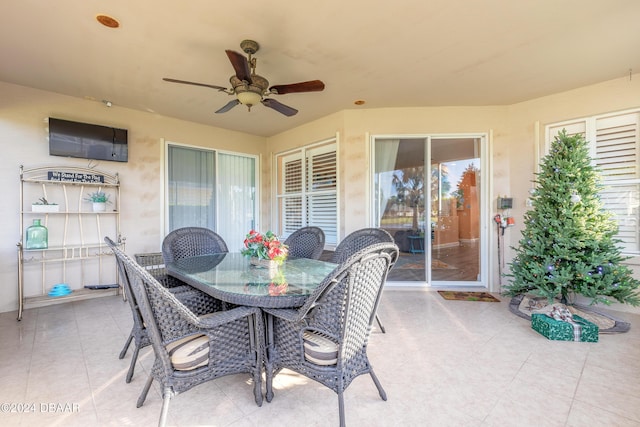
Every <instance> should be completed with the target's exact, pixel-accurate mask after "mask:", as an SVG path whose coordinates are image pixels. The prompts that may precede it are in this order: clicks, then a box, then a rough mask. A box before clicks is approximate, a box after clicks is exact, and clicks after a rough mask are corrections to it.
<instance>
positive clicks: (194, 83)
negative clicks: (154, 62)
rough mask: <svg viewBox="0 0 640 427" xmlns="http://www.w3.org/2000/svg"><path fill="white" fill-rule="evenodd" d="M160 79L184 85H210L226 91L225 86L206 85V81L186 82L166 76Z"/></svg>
mask: <svg viewBox="0 0 640 427" xmlns="http://www.w3.org/2000/svg"><path fill="white" fill-rule="evenodd" d="M162 80H164V81H165V82H171V83H182V84H185V85H194V86H204V87H210V88H211V89H217V90H220V91H226V90H227V88H226V87H222V86H216V85H208V84H206V83H196V82H188V81H186V80H176V79H169V78H166V77H165V78H163V79H162Z"/></svg>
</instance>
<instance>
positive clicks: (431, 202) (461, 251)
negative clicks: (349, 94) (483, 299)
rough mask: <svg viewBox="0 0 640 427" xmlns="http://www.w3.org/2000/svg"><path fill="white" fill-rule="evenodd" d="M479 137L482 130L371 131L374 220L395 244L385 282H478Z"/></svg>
mask: <svg viewBox="0 0 640 427" xmlns="http://www.w3.org/2000/svg"><path fill="white" fill-rule="evenodd" d="M483 141H484V137H483V136H480V135H479V136H464V137H454V136H452V137H448V136H447V137H442V136H438V137H434V136H424V137H374V139H373V153H374V154H373V156H374V159H373V162H374V174H373V189H374V194H373V197H372V200H373V203H374V206H373V210H372V211H373V223H374V225H375V226H378V227H381V228H384V229H385V230H387V231H389V233H390V234H391V235H392V236H394V239H395V242H396V244H397V245H398V247H399V248H400V258H399V260H398V262H397V263H396V266H395V267H394V268H393V270H392V271H391V273H390V275H389V281H391V282H403V283H405V284H406V283H407V282H414V283H416V284H420V283H428V284H430V285H433V286H478V285H480V284H481V283H482V268H481V266H482V264H483V261H482V260H483V256H482V247H483V244H482V243H483V240H482V238H483V232H482V227H481V224H482V221H483V220H484V219H483V216H482V214H481V212H482V206H484V204H485V202H484V200H483V194H484V192H483V190H482V188H483V187H482V185H481V179H480V177H481V173H480V172H481V164H482V161H481V160H482V158H481V157H482V156H481V155H482V152H483V150H482V148H483V147H482V144H483ZM484 258H486V256H485V257H484Z"/></svg>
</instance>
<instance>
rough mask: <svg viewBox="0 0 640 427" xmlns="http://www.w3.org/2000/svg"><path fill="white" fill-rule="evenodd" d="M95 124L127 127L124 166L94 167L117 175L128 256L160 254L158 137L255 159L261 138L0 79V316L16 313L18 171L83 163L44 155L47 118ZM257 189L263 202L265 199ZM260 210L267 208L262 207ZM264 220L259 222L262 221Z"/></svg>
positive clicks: (106, 164) (262, 146)
mask: <svg viewBox="0 0 640 427" xmlns="http://www.w3.org/2000/svg"><path fill="white" fill-rule="evenodd" d="M50 116H51V117H58V118H63V119H68V120H74V121H80V122H88V123H96V124H102V125H109V126H115V127H120V128H126V129H128V130H129V162H127V163H119V162H99V163H98V164H97V166H96V169H98V170H104V171H106V172H111V173H114V172H118V174H119V175H120V180H121V183H122V187H121V197H122V211H121V232H122V235H123V236H125V237H126V239H127V240H126V242H127V245H126V251H127V252H128V253H129V254H135V253H138V252H151V251H158V250H159V249H160V243H161V241H162V236H164V233H163V230H162V226H161V218H162V217H161V214H162V200H161V189H162V183H161V170H162V169H163V167H162V165H161V156H162V152H163V149H162V142H161V141H162V139H163V138H164V140H166V141H172V142H177V143H182V144H188V145H192V146H201V147H214V148H218V149H222V150H229V151H233V152H242V153H249V154H256V155H261V156H262V158H264V155H263V154H264V153H265V152H266V151H264V150H265V139H264V138H263V137H257V136H252V135H248V134H243V133H239V132H232V131H227V130H224V129H219V128H214V127H210V126H204V125H199V124H195V123H190V122H186V121H181V120H176V119H172V118H168V117H163V116H160V115H156V114H151V113H145V112H141V111H135V110H131V109H126V108H120V107H118V106H117V105H114V106H113V107H111V108H108V107H106V106H105V105H104V104H102V103H101V102H96V101H89V100H83V99H79V98H73V97H68V96H63V95H59V94H55V93H51V92H44V91H40V90H35V89H31V88H26V87H22V86H16V85H10V84H6V83H2V82H0V148H1V150H2V158H0V188H2V199H3V201H4V203H3V204H1V205H0V218H1V219H2V227H0V283H2V286H0V312H4V311H11V310H15V309H17V300H18V297H17V280H18V279H17V252H16V243H17V242H18V241H19V239H20V230H19V215H18V213H19V210H20V208H19V183H20V181H19V166H20V165H21V164H23V165H25V167H32V166H41V165H70V166H81V167H86V166H87V165H88V161H87V160H84V159H71V158H64V157H54V156H49V146H48V141H47V135H48V134H47V124H46V123H45V119H46V118H47V117H50ZM268 197H269V196H268V194H266V195H265V194H264V192H263V201H264V199H265V198H266V199H267V200H268ZM263 211H265V210H264V209H263ZM263 221H264V219H263Z"/></svg>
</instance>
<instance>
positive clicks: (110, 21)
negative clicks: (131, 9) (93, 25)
mask: <svg viewBox="0 0 640 427" xmlns="http://www.w3.org/2000/svg"><path fill="white" fill-rule="evenodd" d="M96 20H97V21H98V22H99V23H101V24H102V25H104V26H105V27H109V28H118V27H119V26H120V23H119V22H118V21H117V20H116V19H115V18H112V17H111V16H109V15H102V14H100V15H96Z"/></svg>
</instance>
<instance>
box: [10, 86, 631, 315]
mask: <svg viewBox="0 0 640 427" xmlns="http://www.w3.org/2000/svg"><path fill="white" fill-rule="evenodd" d="M0 93H1V96H0V147H2V149H3V156H2V159H0V185H1V186H2V187H1V188H2V194H3V196H4V197H3V199H4V201H5V203H4V204H3V205H0V218H2V224H3V226H2V227H1V228H0V237H1V239H0V280H2V283H3V286H2V287H1V288H0V312H3V311H11V310H15V309H16V308H17V290H16V283H17V255H16V246H15V245H16V243H17V242H18V240H19V236H20V231H19V230H18V227H19V225H18V224H19V223H18V221H19V217H18V212H19V207H18V200H19V198H18V186H19V180H18V167H19V165H20V164H24V165H25V166H30V165H47V164H51V165H53V164H64V165H75V166H86V165H87V161H86V160H80V159H65V158H59V157H51V156H49V155H48V145H47V140H46V136H47V133H46V124H45V123H44V119H45V118H46V117H49V116H54V117H60V118H66V119H70V120H76V121H85V122H90V123H99V124H105V125H111V126H116V127H123V128H127V129H129V141H130V158H129V162H128V163H116V162H101V163H100V164H98V166H97V169H103V170H105V171H108V172H118V173H119V174H120V177H121V181H122V217H121V220H122V224H121V225H122V227H121V229H122V234H123V235H124V236H126V237H127V252H128V253H131V254H133V253H137V252H148V251H157V250H158V249H159V247H160V242H161V240H162V236H163V235H164V232H163V230H162V227H161V218H162V216H161V213H162V200H161V196H160V194H161V188H162V175H161V171H162V169H163V167H162V164H161V159H162V143H161V141H162V139H164V140H166V141H172V142H177V143H184V144H188V145H193V146H202V147H211V148H217V149H221V150H229V151H233V152H244V153H248V154H256V155H259V156H260V159H261V171H260V177H261V208H262V211H261V218H260V219H261V226H262V228H265V227H267V228H268V227H271V226H272V225H273V221H272V218H271V212H272V211H273V208H274V205H273V204H272V188H271V187H272V185H271V182H272V179H273V169H272V166H271V164H272V158H273V155H274V153H278V152H282V151H286V150H289V149H291V148H294V147H297V146H299V145H306V144H309V143H313V142H317V141H321V140H325V139H327V138H331V137H334V136H336V135H338V143H339V168H340V201H339V203H340V222H341V224H340V235H341V236H344V235H345V234H347V233H349V232H351V231H353V230H355V229H357V228H361V227H364V226H367V225H369V206H370V203H369V194H370V191H369V176H370V172H371V171H370V169H369V167H370V166H369V139H368V137H369V136H371V135H393V134H396V135H424V134H452V133H455V134H460V133H486V134H488V135H489V136H490V159H489V171H488V172H489V173H490V176H489V179H490V188H491V190H490V193H491V194H490V200H491V202H490V212H489V213H490V214H491V215H489V218H490V217H491V216H492V214H493V213H495V203H494V201H495V198H496V197H497V196H498V195H508V196H511V197H514V199H515V205H514V209H512V214H513V215H514V216H515V218H516V222H517V225H516V227H514V228H510V229H509V230H508V231H507V233H506V234H505V246H506V247H507V249H506V255H507V256H506V261H507V262H508V261H509V260H510V259H511V256H512V254H511V250H510V249H509V246H511V245H515V244H517V242H518V240H519V237H520V230H521V229H522V217H523V214H524V211H525V209H526V206H525V200H526V196H527V194H528V193H527V192H528V190H529V188H530V187H531V180H532V179H533V172H534V170H535V159H536V150H537V149H538V147H539V144H540V142H541V139H542V138H543V130H544V125H545V124H546V123H550V122H557V121H562V120H567V119H571V118H576V117H582V116H587V115H594V114H600V113H605V112H610V111H617V110H624V109H628V108H637V107H640V77H639V76H637V75H634V76H633V78H632V79H629V78H628V77H625V78H621V79H616V80H612V81H608V82H604V83H601V84H598V85H593V86H589V87H585V88H580V89H576V90H573V91H569V92H564V93H560V94H556V95H552V96H548V97H544V98H540V99H535V100H531V101H527V102H523V103H519V104H515V105H511V106H484V107H422V108H397V109H353V110H345V111H341V112H338V113H335V114H331V115H329V116H327V117H324V118H322V119H319V120H316V121H314V122H311V123H308V124H305V125H303V126H300V127H298V128H295V129H291V130H289V131H287V132H283V133H282V134H279V135H276V136H273V137H270V138H262V137H257V136H252V135H248V134H243V133H239V132H232V131H227V130H223V129H219V128H214V127H210V126H204V125H199V124H194V123H190V122H185V121H181V120H176V119H172V118H168V117H163V116H159V115H156V114H152V113H145V112H141V111H135V110H130V109H124V108H120V107H118V106H117V105H115V106H113V107H112V108H107V107H106V106H104V105H103V104H102V103H101V102H96V101H88V100H82V99H78V98H72V97H67V96H62V95H58V94H54V93H50V92H43V91H39V90H35V89H30V88H25V87H21V86H15V85H10V84H6V83H2V82H0ZM483 226H484V227H492V224H483ZM489 236H490V239H491V247H490V255H491V257H492V258H491V261H490V266H491V270H492V275H491V279H490V280H492V281H494V282H495V281H496V277H497V276H496V270H497V263H496V260H495V256H496V254H497V241H496V237H495V233H491V232H490V233H489ZM494 284H495V283H494ZM614 308H616V309H620V310H628V311H636V312H640V310H638V309H634V308H630V307H627V306H622V307H614Z"/></svg>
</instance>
